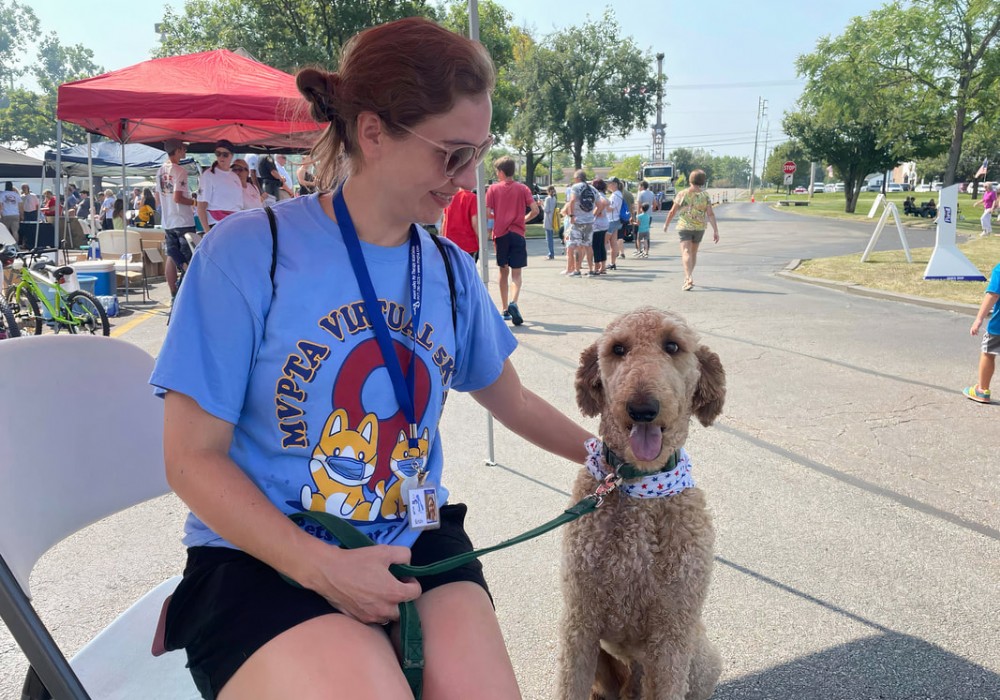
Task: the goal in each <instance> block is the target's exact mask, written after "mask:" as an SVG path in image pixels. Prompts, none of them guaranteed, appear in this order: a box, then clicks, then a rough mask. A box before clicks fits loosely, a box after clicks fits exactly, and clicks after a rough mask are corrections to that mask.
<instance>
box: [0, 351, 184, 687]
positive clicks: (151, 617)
mask: <svg viewBox="0 0 1000 700" xmlns="http://www.w3.org/2000/svg"><path fill="white" fill-rule="evenodd" d="M0 367H6V368H8V369H9V370H10V371H7V372H5V373H4V380H3V387H4V394H5V396H7V397H8V398H12V397H17V402H16V406H15V405H14V404H11V405H10V406H9V408H10V409H11V410H7V411H5V412H4V418H3V420H0V446H2V449H0V484H3V486H2V488H0V618H2V619H3V621H4V623H5V624H6V625H7V628H8V629H9V630H10V632H11V634H12V635H13V637H14V639H15V641H16V642H17V644H18V645H19V646H20V647H21V649H22V651H23V652H24V654H25V656H26V657H27V658H28V662H29V663H30V664H31V666H32V668H33V669H34V672H35V673H36V674H37V676H38V678H39V679H40V680H41V682H42V683H43V684H44V685H45V687H46V689H47V690H48V692H49V693H50V694H51V695H52V696H53V697H55V698H58V699H59V700H64V699H66V698H68V699H71V700H87V699H88V698H91V697H92V698H94V699H95V700H112V699H118V698H121V699H122V700H124V699H125V698H131V699H135V698H143V699H148V700H157V699H162V700H167V699H170V700H174V699H175V698H176V699H180V698H186V699H190V700H194V699H196V698H199V697H200V695H199V694H198V691H197V690H196V688H195V686H194V682H193V680H192V679H191V675H190V673H189V672H188V671H187V669H186V668H185V663H186V661H187V657H186V655H185V654H184V652H182V651H178V652H169V653H167V654H164V655H162V656H159V657H154V656H153V655H152V653H151V647H152V644H153V637H154V634H155V632H156V623H157V620H158V618H159V613H160V609H161V607H162V604H163V601H164V599H165V598H166V597H167V596H168V595H170V593H171V592H172V591H173V589H174V588H175V587H176V585H177V583H178V581H179V580H180V577H179V576H178V577H174V578H172V579H170V580H168V581H165V582H164V583H162V584H160V585H159V586H158V587H156V588H154V589H153V590H152V591H150V592H149V593H147V594H146V595H145V596H144V597H143V598H141V599H140V600H139V601H138V602H136V603H135V604H134V605H133V606H132V607H131V608H129V609H128V610H127V611H125V612H124V613H123V614H122V615H121V616H119V617H118V618H117V619H116V620H115V621H114V622H112V623H111V624H110V625H109V626H108V627H106V628H105V629H104V630H102V631H101V632H100V633H99V634H98V635H97V636H95V637H94V638H93V639H92V640H91V641H90V642H89V643H88V644H87V645H86V646H84V647H83V649H81V650H80V652H79V653H78V654H77V655H76V656H74V657H73V659H72V661H71V662H70V663H67V661H66V658H65V657H64V656H63V654H62V652H60V651H59V648H58V647H57V646H56V644H55V642H54V640H53V639H52V637H51V635H50V634H49V631H48V630H47V629H46V627H45V625H44V624H43V623H42V621H41V620H40V619H39V617H38V614H37V613H36V612H35V609H34V608H33V607H32V605H31V602H30V598H31V590H30V588H29V581H28V577H29V575H30V574H31V570H32V569H33V568H34V566H35V563H36V562H37V561H38V559H39V557H41V555H42V554H44V553H45V552H46V551H47V550H48V549H49V548H50V547H52V546H53V545H55V544H56V543H58V542H60V541H61V540H63V539H65V538H66V537H68V536H69V535H71V534H73V533H74V532H76V531H78V530H80V529H82V528H84V527H86V526H87V525H90V524H91V523H94V522H96V521H97V520H100V519H102V518H104V517H107V516H109V515H112V514H114V513H117V512H119V511H122V510H125V509H126V508H129V507H131V506H133V505H137V504H139V503H142V502H143V501H146V500H149V499H151V498H155V497H157V496H162V495H163V494H166V493H168V492H169V490H170V489H169V487H168V486H167V482H166V477H165V473H164V466H163V402H162V401H161V400H160V399H158V398H156V397H155V396H153V393H152V390H151V388H150V386H149V384H148V380H149V375H150V373H151V371H152V367H153V359H152V358H151V357H150V356H149V355H147V354H146V353H145V352H143V351H142V350H141V349H139V348H137V347H135V346H134V345H130V344H129V343H126V342H124V341H121V340H116V339H114V338H100V337H92V336H64V335H58V336H35V337H24V338H15V339H9V340H5V341H4V342H2V343H0ZM95 396H100V397H102V400H101V410H100V411H95V410H94V405H93V401H94V397H95ZM56 402H58V407H59V408H58V410H59V414H60V415H63V416H66V417H68V418H67V420H60V421H59V422H58V425H57V426H56V425H54V424H53V415H54V414H53V412H52V411H53V406H54V405H55V403H56ZM109 428H111V429H112V430H113V431H114V439H113V440H111V439H109V436H108V435H107V431H108V429H109ZM55 436H58V438H57V439H58V449H57V450H56V452H53V447H54V446H53V438H54V437H55ZM53 484H58V488H53V487H52V486H53ZM41 494H44V497H42V496H41ZM81 597H83V598H85V597H86V596H85V593H84V595H83V596H81ZM67 602H74V601H67Z"/></svg>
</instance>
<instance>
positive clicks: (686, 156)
mask: <svg viewBox="0 0 1000 700" xmlns="http://www.w3.org/2000/svg"><path fill="white" fill-rule="evenodd" d="M667 160H668V161H670V162H671V163H673V164H674V172H675V173H677V174H678V175H679V174H680V173H684V174H685V175H688V174H690V172H691V171H692V170H694V169H695V168H697V167H698V166H697V165H696V164H695V154H694V151H693V150H692V149H690V148H675V149H674V150H672V151H671V152H670V155H669V156H667Z"/></svg>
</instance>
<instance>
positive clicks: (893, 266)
mask: <svg viewBox="0 0 1000 700" xmlns="http://www.w3.org/2000/svg"><path fill="white" fill-rule="evenodd" d="M817 196H819V195H817ZM827 196H828V197H832V196H834V195H832V194H830V195H827ZM868 206H869V207H870V206H871V200H869V203H868ZM809 208H810V209H812V206H810V207H809ZM859 208H860V207H859ZM976 230H977V231H978V230H979V228H978V221H977V222H976ZM958 248H959V250H961V251H962V252H963V253H964V254H965V256H966V257H967V258H968V259H969V260H971V261H972V262H973V264H975V266H976V267H978V268H979V270H980V271H981V272H982V273H983V276H984V277H986V279H989V277H990V273H991V272H992V270H993V268H994V267H995V266H996V265H997V263H1000V236H991V237H989V238H978V237H976V238H974V239H972V240H970V241H969V242H968V243H962V244H959V246H958ZM932 252H933V249H932V248H911V249H910V253H911V255H912V257H913V263H912V264H910V263H907V262H906V255H905V254H904V253H903V251H902V250H892V251H881V252H879V251H876V252H874V253H872V254H871V256H869V258H868V262H865V263H863V262H861V253H860V252H859V253H854V254H851V255H843V256H840V257H836V258H818V259H815V260H805V261H803V263H802V264H801V265H800V266H799V267H798V268H797V269H796V270H795V273H797V274H801V275H805V276H807V277H819V278H821V279H827V280H834V281H837V282H852V283H854V284H859V285H861V286H863V287H870V288H871V289H882V290H885V291H889V292H898V293H901V294H912V295H914V296H919V297H926V298H929V299H940V300H942V301H954V302H962V303H966V304H977V305H978V304H980V303H982V301H983V292H984V290H985V288H986V285H985V284H983V283H979V282H948V281H942V280H924V278H923V277H924V268H926V267H927V262H928V261H929V260H930V258H931V253H932Z"/></svg>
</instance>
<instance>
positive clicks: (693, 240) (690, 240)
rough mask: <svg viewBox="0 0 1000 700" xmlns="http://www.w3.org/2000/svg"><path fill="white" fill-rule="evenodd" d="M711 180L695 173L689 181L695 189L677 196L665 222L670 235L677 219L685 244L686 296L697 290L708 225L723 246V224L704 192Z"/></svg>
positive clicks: (683, 250) (683, 248)
mask: <svg viewBox="0 0 1000 700" xmlns="http://www.w3.org/2000/svg"><path fill="white" fill-rule="evenodd" d="M707 180H708V177H707V176H706V175H705V171H704V170H694V171H692V172H691V177H690V178H689V182H690V183H691V186H690V187H688V188H687V189H685V190H681V192H680V193H679V194H678V195H677V198H676V199H675V200H674V206H672V207H671V208H670V213H668V214H667V220H666V221H664V222H663V230H664V231H666V230H667V227H668V226H670V222H671V221H672V220H673V218H674V216H676V217H677V236H678V237H679V238H680V242H681V261H682V262H683V265H684V286H683V287H681V289H683V290H684V291H685V292H689V291H691V289H692V288H693V287H694V277H693V276H692V275H693V274H694V266H695V265H696V264H697V263H698V246H699V245H701V240H702V238H704V237H705V226H706V223H711V224H712V231H713V233H714V235H713V240H714V241H715V242H716V243H718V242H719V224H718V223H717V222H716V221H715V212H714V211H712V200H711V198H710V197H709V196H708V193H706V192H705V191H704V190H702V188H703V187H704V186H705V182H706V181H707ZM636 238H637V239H638V236H637V237H636Z"/></svg>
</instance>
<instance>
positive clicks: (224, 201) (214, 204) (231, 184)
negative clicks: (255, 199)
mask: <svg viewBox="0 0 1000 700" xmlns="http://www.w3.org/2000/svg"><path fill="white" fill-rule="evenodd" d="M234 152H235V149H234V148H233V144H231V143H230V142H229V141H226V140H225V139H223V140H221V141H219V142H218V143H216V144H215V158H216V160H215V162H214V163H212V167H210V168H209V169H208V170H206V171H205V172H203V173H202V174H201V179H200V180H199V181H198V218H199V219H200V220H201V224H202V226H204V227H205V230H206V231H208V230H210V229H211V228H212V226H214V225H215V224H217V223H219V222H220V221H222V220H223V219H225V218H226V217H227V216H229V215H230V214H232V213H233V212H237V211H241V210H242V209H243V183H241V182H240V178H239V177H238V176H237V175H236V173H234V172H233V171H232V163H233V158H234V157H235V156H234V155H233V153H234ZM261 160H262V161H263V160H264V159H263V158H261Z"/></svg>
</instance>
